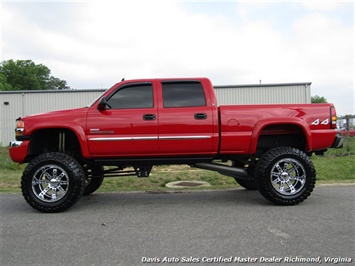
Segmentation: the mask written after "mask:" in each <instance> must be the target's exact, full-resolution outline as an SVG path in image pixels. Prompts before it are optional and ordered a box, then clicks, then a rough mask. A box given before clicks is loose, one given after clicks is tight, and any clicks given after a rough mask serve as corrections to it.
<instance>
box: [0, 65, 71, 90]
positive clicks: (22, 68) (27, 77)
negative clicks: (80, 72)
mask: <svg viewBox="0 0 355 266" xmlns="http://www.w3.org/2000/svg"><path fill="white" fill-rule="evenodd" d="M50 73H51V71H50V69H49V68H48V67H46V66H45V65H42V64H38V65H37V64H35V63H34V62H32V61H31V60H16V61H14V60H12V59H11V60H7V61H3V62H1V64H0V90H58V89H70V87H69V86H67V82H66V81H65V80H60V79H59V78H56V77H53V76H51V75H50Z"/></svg>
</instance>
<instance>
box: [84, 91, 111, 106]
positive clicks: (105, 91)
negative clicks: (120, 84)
mask: <svg viewBox="0 0 355 266" xmlns="http://www.w3.org/2000/svg"><path fill="white" fill-rule="evenodd" d="M108 90H109V89H107V90H105V91H104V92H103V93H101V95H100V96H99V97H97V98H95V100H93V101H92V102H91V103H90V104H88V105H85V107H86V108H90V107H91V106H92V105H93V104H94V103H95V102H96V101H97V100H98V99H100V98H101V97H102V95H104V94H105V93H106V91H108Z"/></svg>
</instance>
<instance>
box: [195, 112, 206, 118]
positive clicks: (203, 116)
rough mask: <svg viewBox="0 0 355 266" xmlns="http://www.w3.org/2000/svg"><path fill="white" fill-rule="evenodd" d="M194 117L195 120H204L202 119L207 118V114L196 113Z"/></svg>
mask: <svg viewBox="0 0 355 266" xmlns="http://www.w3.org/2000/svg"><path fill="white" fill-rule="evenodd" d="M194 118H195V119H196V120H204V119H207V114H205V113H196V114H195V115H194Z"/></svg>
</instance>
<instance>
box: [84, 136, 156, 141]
mask: <svg viewBox="0 0 355 266" xmlns="http://www.w3.org/2000/svg"><path fill="white" fill-rule="evenodd" d="M155 139H158V137H112V138H89V140H92V141H113V140H118V141H126V140H155Z"/></svg>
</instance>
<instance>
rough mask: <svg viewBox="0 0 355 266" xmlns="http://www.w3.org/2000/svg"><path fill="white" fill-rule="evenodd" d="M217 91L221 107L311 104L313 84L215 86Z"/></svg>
mask: <svg viewBox="0 0 355 266" xmlns="http://www.w3.org/2000/svg"><path fill="white" fill-rule="evenodd" d="M215 91H216V95H217V98H218V103H219V104H220V105H229V104H278V103H280V104H287V103H290V104H291V103H311V83H279V84H257V85H235V86H215Z"/></svg>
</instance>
